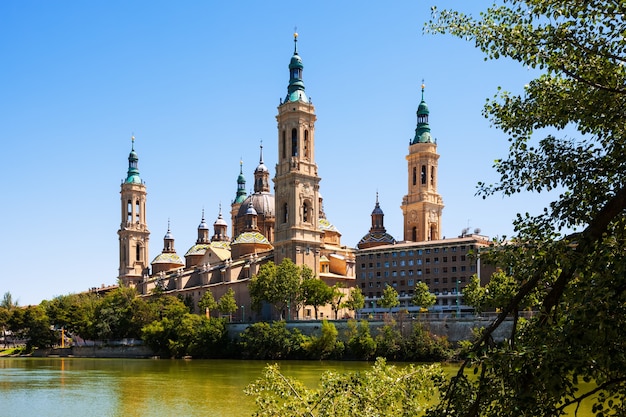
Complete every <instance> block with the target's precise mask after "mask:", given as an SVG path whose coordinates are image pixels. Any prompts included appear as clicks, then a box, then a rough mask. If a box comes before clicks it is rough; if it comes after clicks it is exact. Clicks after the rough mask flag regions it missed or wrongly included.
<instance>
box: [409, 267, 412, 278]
mask: <svg viewBox="0 0 626 417" xmlns="http://www.w3.org/2000/svg"><path fill="white" fill-rule="evenodd" d="M409 276H410V277H412V276H413V270H412V269H409Z"/></svg>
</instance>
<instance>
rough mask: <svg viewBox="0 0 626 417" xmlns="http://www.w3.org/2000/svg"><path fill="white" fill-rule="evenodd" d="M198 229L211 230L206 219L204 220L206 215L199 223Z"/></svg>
mask: <svg viewBox="0 0 626 417" xmlns="http://www.w3.org/2000/svg"><path fill="white" fill-rule="evenodd" d="M198 229H200V230H209V226H207V224H206V221H205V220H204V215H203V216H202V221H201V222H200V224H199V225H198Z"/></svg>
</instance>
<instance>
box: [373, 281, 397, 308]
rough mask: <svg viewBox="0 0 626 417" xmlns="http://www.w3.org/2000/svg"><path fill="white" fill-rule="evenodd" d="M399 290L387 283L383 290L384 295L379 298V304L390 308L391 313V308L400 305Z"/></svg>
mask: <svg viewBox="0 0 626 417" xmlns="http://www.w3.org/2000/svg"><path fill="white" fill-rule="evenodd" d="M399 304H400V301H399V300H398V291H396V289H395V288H393V287H392V286H391V285H388V284H386V285H385V289H384V290H383V296H382V297H380V299H379V300H378V305H379V306H381V307H382V308H388V309H389V312H390V313H391V309H392V308H394V307H395V306H397V305H399Z"/></svg>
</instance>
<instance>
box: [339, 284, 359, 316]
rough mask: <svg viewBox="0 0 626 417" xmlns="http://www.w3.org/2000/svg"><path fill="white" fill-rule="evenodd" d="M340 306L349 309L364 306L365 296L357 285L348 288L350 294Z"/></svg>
mask: <svg viewBox="0 0 626 417" xmlns="http://www.w3.org/2000/svg"><path fill="white" fill-rule="evenodd" d="M341 306H342V307H344V308H347V309H348V310H351V311H357V310H360V309H362V308H363V307H365V297H364V296H363V293H362V292H361V289H360V288H359V287H352V288H350V296H349V297H348V299H347V300H346V301H344V302H343V303H342V304H341Z"/></svg>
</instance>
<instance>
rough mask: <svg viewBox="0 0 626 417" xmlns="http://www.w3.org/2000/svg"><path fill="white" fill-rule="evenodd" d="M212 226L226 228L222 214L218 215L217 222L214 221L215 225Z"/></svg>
mask: <svg viewBox="0 0 626 417" xmlns="http://www.w3.org/2000/svg"><path fill="white" fill-rule="evenodd" d="M213 226H228V224H227V223H226V220H224V218H223V217H222V213H220V215H219V217H218V218H217V220H215V223H213Z"/></svg>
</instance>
